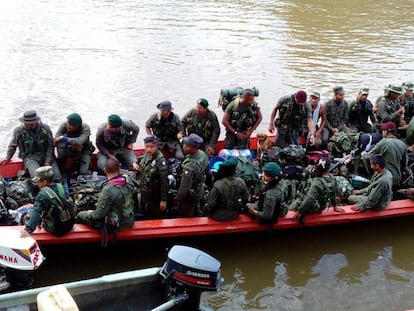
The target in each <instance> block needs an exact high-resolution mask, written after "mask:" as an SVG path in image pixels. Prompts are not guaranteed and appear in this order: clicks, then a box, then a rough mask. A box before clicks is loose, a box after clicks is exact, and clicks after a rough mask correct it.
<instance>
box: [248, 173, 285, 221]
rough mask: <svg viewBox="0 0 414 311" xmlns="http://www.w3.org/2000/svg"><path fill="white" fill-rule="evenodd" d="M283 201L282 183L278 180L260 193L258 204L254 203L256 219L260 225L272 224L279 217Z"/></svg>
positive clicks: (270, 183)
mask: <svg viewBox="0 0 414 311" xmlns="http://www.w3.org/2000/svg"><path fill="white" fill-rule="evenodd" d="M284 200H285V197H284V190H283V182H282V181H279V180H274V181H271V182H269V183H268V184H267V185H266V186H265V189H264V190H263V191H262V192H261V193H260V195H259V199H258V202H256V203H255V206H254V209H255V210H257V213H256V214H255V217H256V219H257V220H258V221H259V222H260V223H261V224H267V223H274V222H275V221H276V220H277V217H279V215H280V212H281V206H282V203H283V202H284Z"/></svg>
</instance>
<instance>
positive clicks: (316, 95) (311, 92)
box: [309, 91, 321, 98]
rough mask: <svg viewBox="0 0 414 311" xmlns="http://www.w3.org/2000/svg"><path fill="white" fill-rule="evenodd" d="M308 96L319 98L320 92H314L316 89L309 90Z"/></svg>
mask: <svg viewBox="0 0 414 311" xmlns="http://www.w3.org/2000/svg"><path fill="white" fill-rule="evenodd" d="M309 96H313V97H317V98H320V97H321V94H320V93H319V92H316V91H310V92H309Z"/></svg>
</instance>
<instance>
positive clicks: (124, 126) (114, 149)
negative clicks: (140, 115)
mask: <svg viewBox="0 0 414 311" xmlns="http://www.w3.org/2000/svg"><path fill="white" fill-rule="evenodd" d="M138 133H139V127H138V125H136V124H135V123H134V122H133V121H132V120H122V119H121V118H120V117H119V116H118V115H116V114H111V115H110V116H108V121H107V122H106V123H104V124H102V125H101V126H100V127H99V128H98V132H97V133H96V147H97V148H98V150H99V154H98V164H97V166H98V169H99V170H101V171H103V169H104V167H105V166H106V162H107V161H108V159H116V160H118V161H119V162H120V163H121V164H125V165H127V166H128V168H129V169H131V170H132V169H133V170H137V169H138V164H137V156H136V155H135V152H134V143H135V142H136V140H137V137H138Z"/></svg>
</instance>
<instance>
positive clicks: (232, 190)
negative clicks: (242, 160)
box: [203, 158, 249, 221]
mask: <svg viewBox="0 0 414 311" xmlns="http://www.w3.org/2000/svg"><path fill="white" fill-rule="evenodd" d="M236 167H237V159H235V158H233V159H230V160H227V161H225V162H223V163H222V164H221V165H220V167H219V169H218V171H217V173H216V175H215V181H214V184H213V188H212V189H211V191H210V194H209V196H208V199H207V203H206V204H205V205H204V208H203V213H204V214H205V215H208V216H211V217H212V218H213V219H215V220H218V221H229V220H233V219H236V218H237V216H238V215H239V213H240V212H241V211H242V210H243V209H244V207H245V205H246V203H247V199H248V193H249V192H248V190H247V186H246V183H245V182H244V180H243V179H242V178H240V177H235V175H236Z"/></svg>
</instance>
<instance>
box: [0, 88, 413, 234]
mask: <svg viewBox="0 0 414 311" xmlns="http://www.w3.org/2000/svg"><path fill="white" fill-rule="evenodd" d="M220 95H221V96H220V99H219V104H220V105H222V108H223V116H222V120H221V123H222V125H223V126H224V128H225V138H224V146H225V149H223V150H221V151H219V152H218V150H217V142H218V139H219V136H220V125H219V121H218V118H217V115H216V114H215V113H214V111H212V110H211V109H209V102H208V100H207V99H205V98H200V99H198V100H197V101H196V104H195V106H194V107H193V108H191V109H190V110H189V111H188V112H187V113H185V115H184V116H183V117H182V118H181V119H180V117H179V116H178V114H176V113H174V112H173V107H172V103H171V102H170V101H168V100H165V101H162V102H160V103H159V104H158V105H157V106H156V108H157V112H155V113H154V114H152V115H151V116H149V118H148V120H147V121H146V124H145V127H146V128H145V132H146V136H145V137H144V139H143V143H144V149H143V154H142V155H141V156H139V157H138V158H137V155H136V153H135V152H134V149H133V146H134V143H136V140H137V137H138V134H139V130H140V129H139V127H138V126H137V125H136V124H135V122H134V121H132V120H128V119H123V118H121V117H120V116H119V115H118V114H110V115H108V118H107V120H106V122H104V123H103V124H102V125H101V126H100V127H99V128H98V129H97V133H96V141H95V146H96V148H95V146H94V144H93V143H92V142H91V141H90V135H91V129H90V127H89V126H88V125H87V124H86V123H85V122H83V120H82V118H81V116H80V115H79V114H78V113H70V114H69V115H68V116H67V117H66V120H65V121H64V122H62V124H61V125H60V126H59V129H58V130H57V132H56V135H55V136H53V135H52V131H51V130H50V128H49V126H47V125H46V124H45V123H44V122H42V121H41V119H40V117H39V116H38V115H37V113H36V111H35V110H30V111H26V112H25V113H24V114H23V116H22V117H21V118H20V119H19V120H20V121H21V125H19V126H17V127H16V128H15V130H14V132H13V136H12V139H11V140H10V143H9V146H8V150H7V154H6V158H5V159H4V160H3V161H2V162H1V164H2V165H6V164H8V163H9V162H10V161H11V160H12V158H13V156H14V154H15V152H16V150H17V149H18V150H19V154H18V156H19V158H21V159H22V161H23V163H24V167H25V171H23V172H22V174H21V175H22V176H20V177H18V178H17V179H16V180H14V181H11V182H6V181H5V180H4V178H1V179H0V200H1V202H0V203H1V204H0V208H1V214H0V215H1V221H2V222H3V223H9V224H15V223H16V222H17V223H20V224H25V231H24V232H23V233H22V234H23V235H26V234H30V233H31V232H33V230H35V229H36V226H37V225H39V224H40V223H43V224H42V226H43V227H44V228H45V229H46V230H48V231H50V232H52V233H54V234H56V235H62V234H65V233H66V232H67V231H68V226H69V225H68V224H71V225H70V228H71V226H72V224H73V223H72V222H71V220H73V219H74V217H73V213H74V212H75V211H76V212H78V220H77V221H78V222H81V223H84V224H87V225H89V226H91V227H94V228H99V229H101V230H103V231H105V230H108V228H109V229H111V230H115V231H117V230H121V229H123V228H127V227H129V226H131V225H132V220H134V219H135V220H140V219H157V218H173V217H194V216H210V217H213V218H214V219H216V220H218V221H228V220H232V219H235V218H237V216H238V215H239V214H240V213H247V214H248V215H251V216H252V218H253V219H254V220H255V221H256V220H257V221H258V222H259V223H263V224H266V223H275V222H277V219H278V217H283V216H285V215H286V214H287V212H288V211H289V210H292V211H294V215H296V218H297V219H298V221H299V222H301V223H304V219H305V217H306V215H308V214H311V213H320V212H322V211H323V210H324V209H325V208H327V207H328V206H332V207H333V208H334V210H335V211H337V212H338V213H343V212H344V210H343V209H342V208H341V207H340V205H352V204H353V205H352V209H354V210H359V211H365V210H367V209H372V210H379V209H383V208H386V207H387V205H388V203H389V202H390V200H391V199H399V198H403V197H407V196H408V197H410V196H414V182H413V177H412V167H411V166H412V163H413V161H412V159H411V158H410V159H409V157H410V156H411V155H412V154H413V151H414V119H413V116H414V97H413V83H411V82H405V83H403V84H402V85H389V86H387V87H385V88H384V95H383V96H380V97H379V98H378V99H377V100H376V101H375V103H372V102H371V101H370V100H369V99H368V97H369V89H367V88H361V89H360V91H359V92H358V94H357V95H356V98H355V99H354V100H352V101H350V103H349V104H348V102H347V101H346V100H345V91H344V89H343V87H341V86H337V87H335V88H333V96H332V98H331V99H329V100H327V101H326V102H325V103H321V101H320V92H318V91H310V92H308V94H307V93H306V92H305V91H304V90H297V91H296V92H294V93H293V94H288V95H286V96H283V97H281V98H280V99H279V100H278V101H277V103H276V105H275V107H274V109H273V110H272V111H271V112H270V114H269V117H270V123H269V128H268V132H258V133H257V135H256V136H257V149H256V150H253V151H251V150H249V146H250V141H251V137H252V135H253V133H254V132H255V131H256V130H257V128H258V127H259V125H260V123H261V121H262V111H261V109H260V106H259V104H258V103H257V101H256V97H257V96H258V95H259V91H258V90H257V89H255V88H252V89H243V88H240V87H238V88H234V89H223V90H221V94H220ZM272 134H274V135H272ZM55 148H56V149H55ZM95 149H97V157H96V158H97V163H96V166H95V164H94V163H92V165H91V158H92V154H93V153H94V152H95ZM410 160H411V161H410ZM114 166H116V168H115V167H114ZM92 172H93V174H92ZM46 175H47V178H43V177H45V176H46ZM39 177H41V178H40V179H39ZM30 178H31V179H32V180H33V182H32V181H31V179H30ZM43 184H44V186H43ZM44 187H46V188H44ZM42 189H43V190H42ZM45 189H51V190H52V192H53V193H52V192H51V191H48V190H45ZM62 189H63V192H62ZM119 203H121V204H119ZM62 206H63V207H66V208H69V209H68V211H69V212H70V213H69V212H68V215H67V217H63V216H62V217H61V215H60V214H61V211H62V210H66V209H65V208H62ZM292 213H293V212H292ZM30 215H31V216H30ZM291 215H292V214H291ZM62 219H66V220H68V222H67V223H65V225H66V227H64V228H63V229H62V228H61V227H60V226H61V225H62V224H61V220H62ZM70 228H69V229H70Z"/></svg>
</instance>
